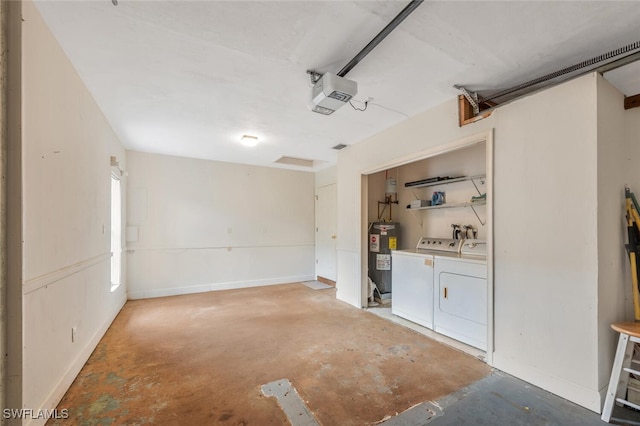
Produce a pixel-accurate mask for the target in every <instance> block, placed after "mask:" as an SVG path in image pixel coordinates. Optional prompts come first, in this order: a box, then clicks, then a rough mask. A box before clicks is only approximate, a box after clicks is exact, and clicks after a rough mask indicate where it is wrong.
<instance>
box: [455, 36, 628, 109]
mask: <svg viewBox="0 0 640 426" xmlns="http://www.w3.org/2000/svg"><path fill="white" fill-rule="evenodd" d="M638 49H640V41H636V42H635V43H631V44H628V45H626V46H623V47H621V48H619V49H615V50H612V51H610V52H607V53H603V54H602V55H598V56H596V57H594V58H591V59H587V60H586V61H582V62H580V63H579V64H575V65H572V66H570V67H566V68H563V69H561V70H559V71H556V72H553V73H551V74H547V75H544V76H542V77H538V78H536V79H535V80H531V81H527V82H525V83H522V84H519V85H517V86H515V87H511V88H509V89H506V90H502V91H500V92H498V93H494V94H493V95H490V96H488V97H483V98H482V99H481V101H483V102H488V101H492V100H494V99H497V98H500V97H503V96H506V95H509V94H512V93H515V92H519V91H521V90H523V89H526V88H529V87H531V86H536V85H538V84H540V83H544V82H546V81H549V80H553V79H555V78H558V77H561V76H563V75H566V74H571V73H573V72H576V71H580V70H584V69H586V68H589V69H591V68H590V67H594V66H595V65H597V64H599V63H601V62H604V61H607V60H610V59H613V58H616V57H618V56H620V55H624V54H627V53H629V52H633V51H636V50H638ZM454 87H455V86H454Z"/></svg>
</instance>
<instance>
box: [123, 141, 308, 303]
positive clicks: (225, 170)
mask: <svg viewBox="0 0 640 426" xmlns="http://www.w3.org/2000/svg"><path fill="white" fill-rule="evenodd" d="M127 161H128V166H129V176H128V189H129V191H128V194H129V199H128V213H127V222H128V223H127V224H128V226H129V227H136V228H137V231H138V240H137V241H129V242H128V243H127V247H128V253H127V259H128V262H127V264H128V270H127V279H128V286H129V297H130V298H132V299H136V298H146V297H157V296H166V295H172V294H184V293H193V292H201V291H210V290H220V289H228V288H240V287H247V286H258V285H269V284H281V283H286V282H294V281H303V280H311V279H313V278H314V265H315V264H314V259H315V257H314V251H315V246H314V238H315V235H314V193H315V192H314V191H315V176H314V174H313V173H307V172H298V171H291V170H282V169H275V168H268V167H256V166H246V165H239V164H231V163H222V162H216V161H207V160H195V159H189V158H181V157H172V156H166V155H157V154H146V153H141V152H132V151H130V152H128V156H127Z"/></svg>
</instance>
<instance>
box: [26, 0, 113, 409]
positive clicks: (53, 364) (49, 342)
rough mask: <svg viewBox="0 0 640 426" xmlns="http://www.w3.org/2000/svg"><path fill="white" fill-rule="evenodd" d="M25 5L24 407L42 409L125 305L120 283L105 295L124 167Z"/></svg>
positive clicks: (92, 107) (101, 121)
mask: <svg viewBox="0 0 640 426" xmlns="http://www.w3.org/2000/svg"><path fill="white" fill-rule="evenodd" d="M22 7H23V11H22V14H23V22H22V30H23V34H22V43H23V44H22V48H23V50H22V54H23V63H22V70H23V76H22V78H23V81H22V83H23V85H22V88H23V93H22V96H23V99H22V102H23V118H22V126H23V128H22V130H23V145H22V146H23V152H22V154H23V193H22V196H23V239H24V245H23V261H24V263H23V273H24V282H23V319H24V326H23V327H24V328H23V339H24V342H23V345H24V347H23V362H24V366H23V391H24V397H23V404H22V406H23V407H25V408H33V409H39V408H54V407H55V406H56V404H57V403H58V401H59V399H60V398H61V397H62V395H63V394H64V392H65V391H66V389H67V387H68V386H69V385H70V384H71V382H72V380H73V379H74V378H75V376H76V375H77V373H78V372H79V371H80V368H81V367H82V365H83V364H84V362H85V361H86V359H87V358H88V356H89V355H90V353H91V351H92V350H93V349H94V347H95V345H96V344H97V342H98V340H99V339H100V338H101V337H102V335H103V334H104V332H105V330H106V328H107V327H108V326H109V324H110V323H111V321H112V320H113V318H114V317H115V315H116V314H117V313H118V312H119V310H120V308H121V307H122V305H123V304H124V302H125V300H126V282H125V283H123V284H122V285H121V286H120V287H119V288H118V289H117V290H116V291H115V292H113V293H112V292H111V282H110V256H111V253H110V236H109V234H110V228H109V227H110V179H111V178H110V176H111V167H110V157H111V156H116V157H117V158H118V159H119V160H120V162H121V164H122V165H125V151H124V149H123V148H122V146H121V145H120V143H119V141H118V139H117V137H116V136H115V134H114V133H113V131H112V129H111V127H110V126H109V125H108V123H107V121H106V119H105V118H104V116H103V115H102V113H101V111H100V110H99V109H98V107H97V105H96V104H95V102H94V100H93V98H92V96H91V95H90V93H89V92H88V90H87V89H86V87H85V86H84V85H83V84H82V82H81V80H80V78H79V77H78V75H77V74H76V72H75V70H74V69H73V67H72V66H71V64H70V63H69V61H68V60H67V57H66V56H65V55H64V53H63V51H62V50H61V48H60V46H59V45H58V44H57V42H56V41H55V39H54V38H53V36H52V35H51V33H50V32H49V30H48V28H47V27H46V25H45V24H44V22H43V21H42V19H41V17H40V15H39V13H38V12H37V10H36V8H35V7H34V5H33V4H32V3H31V2H24V3H23V6H22ZM72 327H76V328H77V336H76V340H75V342H72V341H71V329H72ZM14 408H18V407H14Z"/></svg>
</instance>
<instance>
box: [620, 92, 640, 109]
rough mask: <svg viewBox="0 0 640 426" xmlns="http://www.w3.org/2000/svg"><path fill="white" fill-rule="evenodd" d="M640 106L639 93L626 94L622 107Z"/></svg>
mask: <svg viewBox="0 0 640 426" xmlns="http://www.w3.org/2000/svg"><path fill="white" fill-rule="evenodd" d="M638 107H640V93H639V94H637V95H634V96H627V97H625V98H624V109H631V108H638Z"/></svg>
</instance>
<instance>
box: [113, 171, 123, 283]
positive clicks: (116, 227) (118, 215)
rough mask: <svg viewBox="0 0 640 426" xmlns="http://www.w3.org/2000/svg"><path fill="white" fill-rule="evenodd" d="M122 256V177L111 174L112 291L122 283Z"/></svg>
mask: <svg viewBox="0 0 640 426" xmlns="http://www.w3.org/2000/svg"><path fill="white" fill-rule="evenodd" d="M121 258H122V205H121V192H120V178H119V177H118V176H116V175H114V174H112V175H111V291H115V289H117V288H118V286H119V285H120V277H121V272H122V271H121Z"/></svg>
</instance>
